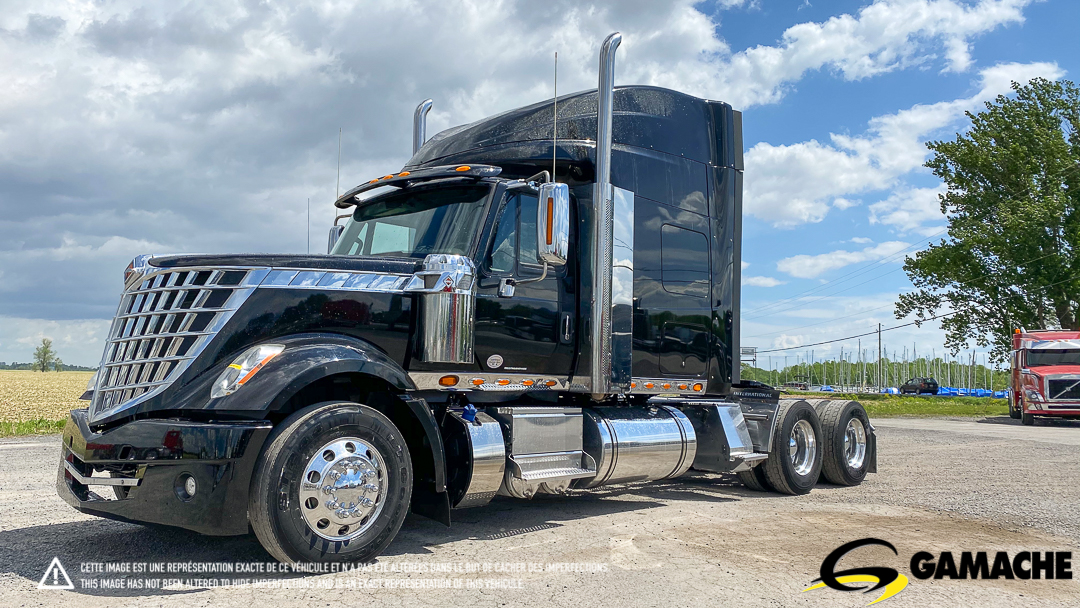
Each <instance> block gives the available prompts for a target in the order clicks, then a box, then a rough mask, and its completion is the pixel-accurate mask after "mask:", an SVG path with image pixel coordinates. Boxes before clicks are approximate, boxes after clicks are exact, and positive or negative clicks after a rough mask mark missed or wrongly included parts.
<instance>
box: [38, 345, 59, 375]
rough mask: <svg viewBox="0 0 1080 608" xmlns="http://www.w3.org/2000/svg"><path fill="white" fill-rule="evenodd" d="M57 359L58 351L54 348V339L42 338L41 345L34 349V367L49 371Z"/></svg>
mask: <svg viewBox="0 0 1080 608" xmlns="http://www.w3.org/2000/svg"><path fill="white" fill-rule="evenodd" d="M56 361H57V357H56V351H54V350H53V349H52V340H50V339H48V338H42V339H41V346H39V347H37V349H35V350H34V367H33V369H36V370H38V371H41V372H45V371H49V367H50V366H52V365H54V364H55V362H56Z"/></svg>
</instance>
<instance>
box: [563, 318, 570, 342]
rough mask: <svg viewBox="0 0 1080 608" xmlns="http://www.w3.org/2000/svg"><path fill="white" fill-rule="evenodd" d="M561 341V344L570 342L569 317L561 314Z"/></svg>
mask: <svg viewBox="0 0 1080 608" xmlns="http://www.w3.org/2000/svg"><path fill="white" fill-rule="evenodd" d="M562 321H563V322H562V341H563V343H569V342H570V315H569V314H567V313H563V316H562Z"/></svg>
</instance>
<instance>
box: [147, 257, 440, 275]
mask: <svg viewBox="0 0 1080 608" xmlns="http://www.w3.org/2000/svg"><path fill="white" fill-rule="evenodd" d="M147 263H148V264H149V265H150V266H154V267H156V268H190V267H210V268H215V267H224V266H241V267H270V268H310V269H316V270H351V271H367V272H380V273H390V274H411V273H413V272H416V271H417V270H419V269H420V268H421V266H422V265H423V263H424V261H423V260H422V259H417V258H390V257H382V256H367V257H364V256H355V255H311V254H276V253H228V254H193V255H161V256H153V257H150V258H149V259H148V260H147Z"/></svg>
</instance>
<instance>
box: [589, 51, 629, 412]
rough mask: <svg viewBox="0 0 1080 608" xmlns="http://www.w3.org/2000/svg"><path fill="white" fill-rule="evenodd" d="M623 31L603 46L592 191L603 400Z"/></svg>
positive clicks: (596, 374)
mask: <svg viewBox="0 0 1080 608" xmlns="http://www.w3.org/2000/svg"><path fill="white" fill-rule="evenodd" d="M621 42H622V34H620V33H619V32H615V33H614V34H611V35H610V36H608V37H607V39H605V40H604V43H603V45H601V47H600V80H599V83H598V87H597V108H596V187H595V188H596V189H595V191H594V194H593V208H594V209H595V210H596V215H595V217H594V221H593V239H592V241H593V242H592V246H593V251H592V266H593V279H592V310H591V313H592V328H591V334H592V335H591V338H592V340H591V342H592V357H591V370H590V375H591V378H590V380H591V382H590V384H591V385H592V387H591V389H592V390H591V392H592V394H593V396H594V398H596V399H598V400H600V399H604V398H605V397H607V395H608V394H610V393H611V385H612V381H611V380H612V378H611V371H612V367H611V353H612V348H611V269H612V238H611V231H612V225H613V224H614V218H615V200H614V199H615V193H614V191H613V189H612V186H611V139H612V135H611V123H612V117H613V115H614V98H615V51H616V50H617V49H618V48H619V44H620V43H621Z"/></svg>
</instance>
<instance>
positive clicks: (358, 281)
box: [259, 268, 415, 293]
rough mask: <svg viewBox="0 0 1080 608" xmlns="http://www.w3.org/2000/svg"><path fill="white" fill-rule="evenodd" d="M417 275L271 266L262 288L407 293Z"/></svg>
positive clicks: (261, 284)
mask: <svg viewBox="0 0 1080 608" xmlns="http://www.w3.org/2000/svg"><path fill="white" fill-rule="evenodd" d="M414 276H415V275H412V274H390V273H381V272H342V271H338V270H305V269H300V268H271V269H269V272H268V273H267V275H266V278H264V279H263V281H262V282H261V283H260V284H259V287H260V288H273V289H318V290H327V291H374V292H380V293H405V286H406V285H407V284H408V283H409V281H410V280H411V279H413V278H414Z"/></svg>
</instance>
